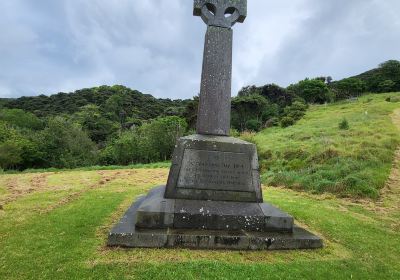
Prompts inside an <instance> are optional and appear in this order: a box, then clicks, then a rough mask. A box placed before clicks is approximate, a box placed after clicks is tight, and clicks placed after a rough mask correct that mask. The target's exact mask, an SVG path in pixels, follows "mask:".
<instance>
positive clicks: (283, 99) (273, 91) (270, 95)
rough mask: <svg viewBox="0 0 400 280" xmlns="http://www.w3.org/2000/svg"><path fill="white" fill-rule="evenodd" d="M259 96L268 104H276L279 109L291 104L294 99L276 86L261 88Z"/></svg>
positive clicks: (269, 85) (270, 85)
mask: <svg viewBox="0 0 400 280" xmlns="http://www.w3.org/2000/svg"><path fill="white" fill-rule="evenodd" d="M260 95H261V96H263V97H265V99H267V100H268V101H269V102H270V103H273V104H278V106H279V107H281V108H283V107H285V106H288V105H290V104H292V101H293V97H294V96H293V95H291V94H290V93H289V92H288V91H287V90H286V89H285V88H283V87H280V86H278V85H276V84H268V85H265V86H263V87H262V88H261V92H260Z"/></svg>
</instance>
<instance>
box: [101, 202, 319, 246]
mask: <svg viewBox="0 0 400 280" xmlns="http://www.w3.org/2000/svg"><path fill="white" fill-rule="evenodd" d="M144 200H145V198H140V199H139V200H138V201H137V202H136V203H134V204H133V205H132V206H131V208H129V210H128V211H127V213H126V214H125V215H124V216H123V218H122V219H121V221H120V222H119V223H118V224H117V225H116V226H115V227H114V228H113V229H112V231H111V232H110V234H109V237H108V245H109V246H120V247H131V248H135V247H140V248H164V247H165V248H177V247H181V248H192V249H230V250H284V249H316V248H321V247H322V246H323V242H322V240H321V239H320V238H319V237H317V236H315V235H314V234H312V233H310V232H308V231H306V230H304V229H301V228H298V227H297V226H295V227H294V228H293V232H286V233H281V232H257V231H246V230H242V231H232V230H217V231H215V230H199V229H198V230H196V229H172V228H169V229H137V228H136V227H135V223H136V217H137V210H138V209H139V208H140V206H141V204H142V203H143V201H144Z"/></svg>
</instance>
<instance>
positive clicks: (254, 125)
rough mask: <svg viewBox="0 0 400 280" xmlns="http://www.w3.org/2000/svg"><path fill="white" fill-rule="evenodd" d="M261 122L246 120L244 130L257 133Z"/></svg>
mask: <svg viewBox="0 0 400 280" xmlns="http://www.w3.org/2000/svg"><path fill="white" fill-rule="evenodd" d="M261 125H262V124H261V122H260V121H259V120H255V119H253V120H248V121H247V122H246V129H247V130H250V131H255V132H258V131H260V129H261Z"/></svg>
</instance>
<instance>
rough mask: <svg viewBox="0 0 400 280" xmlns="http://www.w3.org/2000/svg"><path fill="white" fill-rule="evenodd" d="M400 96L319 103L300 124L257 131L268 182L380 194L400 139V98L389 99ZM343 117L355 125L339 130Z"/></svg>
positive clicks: (353, 193)
mask: <svg viewBox="0 0 400 280" xmlns="http://www.w3.org/2000/svg"><path fill="white" fill-rule="evenodd" d="M395 95H398V94H395V93H394V94H382V95H368V96H364V97H362V98H360V99H359V100H358V101H355V102H349V101H346V102H342V103H336V104H332V105H327V106H325V105H322V106H313V107H311V108H310V110H309V111H308V113H307V114H306V116H305V118H304V119H302V120H301V121H300V122H298V123H297V124H296V125H295V126H293V127H290V128H286V129H282V128H272V129H267V130H264V131H263V132H261V133H259V134H257V135H256V136H255V137H254V139H252V140H253V141H255V142H256V143H257V145H258V147H259V154H260V158H261V159H262V161H261V162H262V168H263V181H264V183H267V184H270V185H284V186H286V187H289V188H292V189H299V190H308V191H312V192H314V193H322V192H331V193H335V194H340V195H343V196H353V197H354V196H356V197H357V196H358V197H370V198H377V197H378V196H379V190H380V189H381V188H382V187H383V186H384V183H385V181H386V179H387V177H388V175H389V171H390V167H391V163H392V160H393V155H394V151H395V149H396V147H397V145H398V144H399V143H400V137H399V133H398V132H397V130H396V128H395V126H394V125H393V123H392V121H391V116H390V115H391V113H392V112H393V110H394V109H396V108H400V103H390V102H386V101H385V99H386V98H387V97H388V96H395ZM343 118H346V119H347V120H348V122H349V124H350V129H349V130H340V129H339V122H340V121H342V120H343Z"/></svg>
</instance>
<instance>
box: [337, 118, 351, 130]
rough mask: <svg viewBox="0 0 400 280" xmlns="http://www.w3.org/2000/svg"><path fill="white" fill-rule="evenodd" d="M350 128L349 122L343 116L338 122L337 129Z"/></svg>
mask: <svg viewBox="0 0 400 280" xmlns="http://www.w3.org/2000/svg"><path fill="white" fill-rule="evenodd" d="M349 128H350V126H349V122H348V121H347V119H346V118H344V119H343V120H342V121H341V122H340V123H339V129H341V130H348V129H349Z"/></svg>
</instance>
